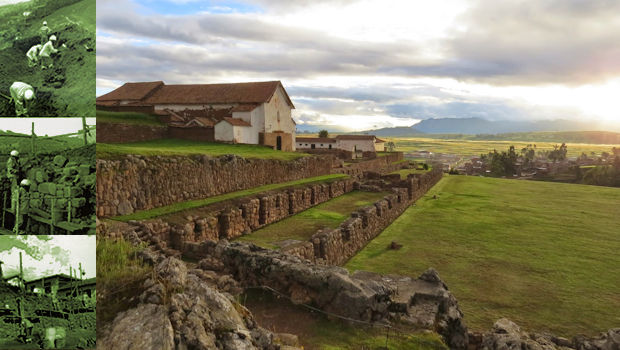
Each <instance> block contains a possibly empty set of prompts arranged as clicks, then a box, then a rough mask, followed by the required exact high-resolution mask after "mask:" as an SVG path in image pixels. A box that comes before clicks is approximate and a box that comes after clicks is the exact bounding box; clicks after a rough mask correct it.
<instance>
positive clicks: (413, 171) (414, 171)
mask: <svg viewBox="0 0 620 350" xmlns="http://www.w3.org/2000/svg"><path fill="white" fill-rule="evenodd" d="M429 171H431V168H430V167H429V168H428V170H424V169H400V170H396V171H392V172H391V173H390V174H400V178H401V179H406V178H407V175H409V174H425V173H428V172H429Z"/></svg>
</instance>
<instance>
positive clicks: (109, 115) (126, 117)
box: [97, 110, 166, 127]
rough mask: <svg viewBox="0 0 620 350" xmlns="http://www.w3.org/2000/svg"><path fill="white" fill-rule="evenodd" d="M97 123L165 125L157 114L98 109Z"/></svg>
mask: <svg viewBox="0 0 620 350" xmlns="http://www.w3.org/2000/svg"><path fill="white" fill-rule="evenodd" d="M97 123H117V124H132V125H149V126H161V127H165V126H166V124H164V123H162V122H161V121H160V120H159V117H158V116H156V115H150V114H143V113H133V112H107V111H99V110H98V111H97Z"/></svg>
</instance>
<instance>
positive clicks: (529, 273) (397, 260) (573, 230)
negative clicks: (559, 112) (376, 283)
mask: <svg viewBox="0 0 620 350" xmlns="http://www.w3.org/2000/svg"><path fill="white" fill-rule="evenodd" d="M435 194H436V195H437V196H438V198H437V199H432V196H433V195H435ZM619 215H620V189H618V188H608V187H596V186H585V185H574V184H561V183H548V182H531V181H519V180H506V179H495V178H481V177H467V176H447V177H445V178H444V179H442V180H441V181H440V182H439V183H438V184H437V185H436V186H435V187H433V188H432V189H431V190H430V191H429V192H428V193H427V195H426V196H424V198H423V199H420V200H419V201H418V202H417V205H416V206H412V207H410V208H409V209H407V211H406V212H405V213H404V214H403V215H402V216H400V217H399V218H398V219H397V220H396V221H395V222H394V223H393V224H392V225H390V226H389V227H388V228H387V229H386V230H385V231H384V232H383V233H382V234H381V235H380V236H379V237H377V238H376V239H374V240H373V241H372V242H371V243H369V244H368V245H367V246H366V248H364V249H363V250H362V251H361V252H360V253H359V254H358V255H357V256H355V257H354V258H353V259H351V260H350V261H349V262H348V263H347V265H346V267H347V268H348V269H349V270H351V271H353V270H369V271H375V272H379V273H396V274H405V275H410V276H415V277H417V276H419V275H420V274H421V273H422V272H423V271H424V270H426V269H427V268H428V267H434V268H436V269H437V270H438V271H439V274H440V275H441V277H442V279H443V280H444V282H445V283H446V284H447V285H448V287H449V288H450V290H451V291H452V293H453V294H454V295H455V296H456V298H457V299H458V301H459V305H460V307H461V309H462V310H463V312H464V314H465V321H466V323H467V324H468V326H469V327H470V328H472V329H474V330H486V329H489V328H490V327H491V326H492V325H493V322H494V321H496V320H497V319H499V318H500V317H508V318H510V319H512V320H513V321H515V322H516V323H517V324H519V325H521V326H522V327H523V328H525V329H526V330H530V331H537V332H542V331H550V332H553V333H555V334H558V335H564V336H572V335H575V334H578V333H585V334H589V335H594V334H597V333H598V332H601V331H606V330H607V329H609V328H612V327H617V326H618V324H620V313H618V310H620V289H619V286H620V255H619V254H618V252H619V251H620V229H619V228H620V224H619V221H618V216H619ZM391 241H397V242H399V243H400V244H402V245H403V248H402V249H400V250H389V249H387V247H388V244H389V243H390V242H391Z"/></svg>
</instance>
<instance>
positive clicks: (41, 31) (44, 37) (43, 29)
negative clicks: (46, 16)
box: [39, 21, 51, 45]
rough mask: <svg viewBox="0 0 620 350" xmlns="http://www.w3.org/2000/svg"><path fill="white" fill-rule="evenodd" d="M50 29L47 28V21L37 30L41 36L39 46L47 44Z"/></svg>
mask: <svg viewBox="0 0 620 350" xmlns="http://www.w3.org/2000/svg"><path fill="white" fill-rule="evenodd" d="M50 32H51V30H50V28H49V27H48V26H47V21H43V26H42V27H41V28H39V35H40V36H41V45H43V44H45V43H46V42H47V37H48V35H50Z"/></svg>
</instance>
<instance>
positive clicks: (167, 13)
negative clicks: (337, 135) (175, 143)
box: [97, 0, 620, 126]
mask: <svg viewBox="0 0 620 350" xmlns="http://www.w3.org/2000/svg"><path fill="white" fill-rule="evenodd" d="M119 8H123V11H118V9H119ZM617 13H620V3H618V2H613V1H609V0H594V1H587V2H585V1H576V0H569V1H566V0H541V1H510V2H503V1H492V0H485V1H478V0H470V1H455V0H438V1H437V2H432V3H428V2H425V3H423V4H422V3H416V2H408V1H397V0H386V1H371V0H358V1H356V0H343V1H337V2H332V1H326V0H324V1H323V0H322V1H309V0H308V1H306V0H303V1H292V2H291V1H267V0H246V1H239V2H234V3H232V2H226V1H217V0H214V1H192V0H170V1H165V0H141V1H139V0H135V1H131V0H108V1H101V2H98V4H97V28H98V43H97V44H98V48H97V49H98V51H97V93H98V94H102V93H105V92H107V91H110V90H111V89H113V88H115V87H117V86H118V85H120V84H122V83H123V82H126V81H152V80H164V81H165V82H167V83H205V82H234V81H257V80H281V81H283V83H284V85H285V87H286V88H287V90H288V91H289V93H290V94H291V97H292V98H293V100H294V102H295V104H296V106H297V110H296V111H295V117H296V118H298V119H299V121H300V122H301V123H302V124H303V123H306V122H308V123H310V119H311V118H313V117H312V116H314V118H315V120H314V121H315V122H317V123H318V122H319V121H320V120H321V121H322V122H325V121H331V122H335V123H336V124H340V125H344V124H345V122H344V121H345V120H350V119H351V117H350V116H357V117H358V118H362V117H361V116H366V117H374V118H375V119H377V124H381V123H383V124H385V125H388V126H389V125H397V124H400V122H401V121H402V120H403V119H406V120H408V121H414V120H419V119H425V118H430V117H446V116H450V117H471V116H481V117H485V118H490V119H521V118H529V119H535V118H556V117H557V116H556V113H557V112H559V111H560V110H561V111H562V113H566V112H567V111H568V115H562V117H564V118H590V117H594V118H602V119H606V120H613V119H614V118H616V117H618V114H617V111H618V110H620V105H619V102H617V98H614V97H609V98H607V97H605V98H604V99H601V98H600V97H597V96H610V95H611V94H609V91H610V90H609V89H611V88H613V87H615V86H617V85H618V81H619V80H620V45H619V44H618V43H620V17H618V16H617V15H616V14H617ZM586 86H587V87H588V89H590V90H592V89H593V92H592V91H588V96H590V98H586V99H577V100H574V99H572V98H571V97H573V96H574V95H576V94H577V92H583V91H584V89H586ZM516 91H518V94H515V92H516ZM540 96H546V97H547V99H546V100H543V101H541V100H540V98H539V97H540ZM602 106H604V107H602ZM322 114H325V116H323V117H320V116H321V115H322ZM302 116H303V118H302ZM327 116H329V118H328V117H327ZM346 116H349V117H346ZM338 118H341V119H340V120H342V121H343V122H338ZM364 118H365V117H364ZM347 123H348V122H347ZM353 124H356V123H353ZM362 124H363V123H362ZM366 124H367V123H366Z"/></svg>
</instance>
